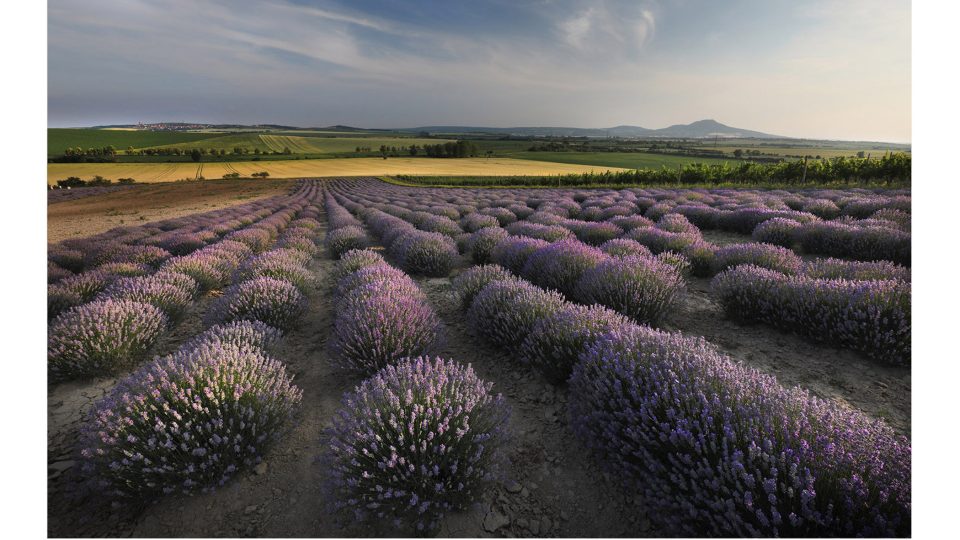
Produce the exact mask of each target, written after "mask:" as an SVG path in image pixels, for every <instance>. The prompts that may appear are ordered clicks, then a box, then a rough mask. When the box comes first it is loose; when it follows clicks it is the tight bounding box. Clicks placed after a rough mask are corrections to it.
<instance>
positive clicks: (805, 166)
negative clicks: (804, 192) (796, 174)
mask: <svg viewBox="0 0 960 540" xmlns="http://www.w3.org/2000/svg"><path fill="white" fill-rule="evenodd" d="M806 183H807V156H803V179H802V180H800V184H801V185H803V184H806Z"/></svg>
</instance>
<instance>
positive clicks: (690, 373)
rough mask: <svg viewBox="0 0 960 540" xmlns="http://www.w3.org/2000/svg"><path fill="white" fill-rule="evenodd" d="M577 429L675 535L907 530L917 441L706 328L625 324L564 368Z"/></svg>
mask: <svg viewBox="0 0 960 540" xmlns="http://www.w3.org/2000/svg"><path fill="white" fill-rule="evenodd" d="M569 413H570V418H571V423H572V426H573V429H574V431H575V432H576V433H577V434H578V435H579V436H580V438H581V439H582V440H583V441H584V442H585V443H586V444H587V445H588V446H590V447H591V448H593V449H594V450H595V451H596V452H597V453H598V454H599V455H600V456H601V457H602V463H603V464H604V465H605V466H606V467H607V468H608V469H609V470H611V471H612V472H613V473H614V474H616V475H617V476H618V477H619V478H622V479H623V481H624V483H625V484H627V485H628V486H629V488H630V489H635V490H638V491H640V492H641V493H643V495H644V501H645V502H647V503H648V504H650V505H651V507H650V508H649V510H648V512H649V515H650V516H651V517H652V518H653V519H655V520H656V521H658V522H659V524H660V525H661V526H662V527H663V528H665V529H666V531H665V532H668V533H669V534H676V535H680V536H706V535H709V536H730V537H746V536H767V537H773V536H784V537H788V536H789V537H792V536H796V537H816V536H821V537H822V536H848V537H853V536H909V535H910V512H911V506H910V498H911V494H910V454H911V451H910V446H909V443H908V442H907V441H906V439H904V438H902V437H898V436H896V435H895V434H894V433H893V431H892V430H891V429H890V428H889V427H887V426H886V425H885V424H883V423H882V422H880V421H878V420H874V419H872V418H869V417H868V416H866V415H865V414H862V413H859V412H856V411H854V410H851V409H849V408H846V407H843V406H841V405H839V404H837V403H835V402H833V401H824V400H821V399H819V398H816V397H813V396H811V395H810V394H808V393H807V392H805V391H803V390H801V389H799V388H793V389H786V388H784V387H783V386H780V385H779V384H778V383H777V381H776V379H774V378H773V377H772V376H769V375H765V374H763V373H760V372H759V371H756V370H753V369H749V368H747V367H745V366H743V365H742V364H738V363H735V362H733V361H731V360H730V359H729V358H727V357H725V356H723V355H721V354H720V353H718V352H717V351H716V350H715V349H714V348H712V347H711V346H709V345H708V344H707V343H706V342H705V341H703V340H697V339H691V338H685V337H682V336H680V335H677V334H667V333H661V332H657V331H655V330H650V329H648V328H642V327H637V326H628V327H624V328H621V329H619V330H616V331H613V332H611V333H610V334H608V335H606V336H604V337H601V338H600V339H598V340H596V341H595V342H594V343H593V345H592V346H590V347H589V348H588V349H587V350H586V351H585V352H584V353H583V354H582V355H581V361H580V362H579V363H577V364H576V365H575V367H574V369H573V375H572V376H571V378H570V394H569Z"/></svg>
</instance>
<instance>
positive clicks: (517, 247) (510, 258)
mask: <svg viewBox="0 0 960 540" xmlns="http://www.w3.org/2000/svg"><path fill="white" fill-rule="evenodd" d="M549 245H550V243H549V242H547V241H546V240H539V239H537V238H528V237H526V236H511V237H508V238H505V239H503V240H501V241H500V242H498V243H497V245H496V246H495V247H494V248H493V250H492V251H491V252H490V260H491V261H492V262H494V263H496V264H498V265H500V266H502V267H504V268H506V269H507V270H509V271H511V272H513V273H514V274H519V273H520V272H521V271H523V267H524V265H526V264H527V259H528V258H530V255H532V254H533V252H535V251H537V250H538V249H540V248H543V247H546V246H549Z"/></svg>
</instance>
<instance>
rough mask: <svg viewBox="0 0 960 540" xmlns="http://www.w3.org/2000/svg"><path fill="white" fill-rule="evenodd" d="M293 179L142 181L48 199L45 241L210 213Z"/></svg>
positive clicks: (278, 189) (274, 191) (277, 190)
mask: <svg viewBox="0 0 960 540" xmlns="http://www.w3.org/2000/svg"><path fill="white" fill-rule="evenodd" d="M294 182H295V181H294V180H259V179H258V180H251V179H241V180H207V181H203V182H168V183H163V184H151V185H146V184H144V185H139V186H129V187H126V186H124V189H120V190H115V191H107V192H106V193H101V194H99V195H93V196H90V197H82V198H75V199H71V200H67V201H63V202H55V203H50V204H49V205H48V206H47V242H51V243H52V242H60V241H62V240H66V239H68V238H75V237H82V236H90V235H92V234H97V233H100V232H103V231H106V230H109V229H112V228H113V227H118V226H120V225H138V224H142V223H144V222H149V221H156V220H159V219H170V218H175V217H180V216H185V215H188V214H194V213H197V212H208V211H210V210H216V209H218V208H223V207H226V206H232V205H235V204H240V203H244V202H249V201H251V200H255V199H260V198H263V197H272V196H274V195H281V194H283V193H286V192H287V191H288V190H289V189H290V188H291V186H293V183H294ZM79 189H83V188H79ZM91 189H95V188H91ZM71 191H72V190H71Z"/></svg>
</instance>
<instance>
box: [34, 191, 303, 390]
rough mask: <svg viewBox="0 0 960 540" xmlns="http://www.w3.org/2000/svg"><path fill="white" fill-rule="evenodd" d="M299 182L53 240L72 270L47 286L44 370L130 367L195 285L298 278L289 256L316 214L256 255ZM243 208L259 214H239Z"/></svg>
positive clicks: (56, 254) (280, 223)
mask: <svg viewBox="0 0 960 540" xmlns="http://www.w3.org/2000/svg"><path fill="white" fill-rule="evenodd" d="M304 189H305V190H306V191H311V190H312V188H309V187H306V188H304ZM306 191H302V192H301V193H299V194H295V195H293V196H291V197H281V198H276V199H271V200H269V201H264V202H260V203H254V204H251V205H245V206H244V207H240V208H235V209H233V213H232V214H225V213H224V212H222V211H218V212H213V213H210V214H207V215H198V216H193V217H191V218H189V219H180V220H169V221H167V222H161V223H159V224H153V225H151V226H149V227H140V228H132V227H131V228H119V229H114V230H112V231H108V232H107V233H105V234H103V235H98V236H97V237H92V238H87V239H80V240H74V241H67V242H65V243H64V244H62V245H60V246H55V247H54V248H53V249H51V250H50V256H51V259H55V260H57V261H60V262H65V261H70V262H72V264H71V266H72V267H73V268H74V269H76V270H80V273H78V274H72V275H69V276H66V277H62V278H60V279H59V280H56V282H55V283H54V284H52V285H50V286H49V291H48V306H49V311H50V315H51V317H53V318H54V319H53V321H52V322H51V324H50V329H49V335H50V339H49V351H48V364H49V367H50V372H51V375H52V376H53V377H54V378H57V379H61V378H71V377H82V376H92V375H102V374H109V373H111V372H114V371H117V370H119V369H122V368H126V367H131V366H132V365H134V364H135V363H136V362H137V361H138V360H139V359H140V358H141V357H142V355H143V354H144V353H145V352H146V351H147V350H148V349H149V348H150V347H151V346H152V345H153V344H154V343H155V342H156V340H157V339H158V338H159V337H160V335H161V334H162V333H163V331H164V330H165V329H166V328H168V327H169V326H171V325H173V324H175V323H176V322H177V321H178V320H179V318H180V316H181V315H182V314H183V312H184V310H185V309H186V308H187V307H188V306H189V305H190V304H191V303H192V302H193V301H194V299H195V298H196V297H197V295H198V294H200V293H201V292H206V291H209V290H213V289H220V288H222V287H224V286H226V285H227V284H228V283H230V282H231V281H232V280H234V279H235V278H248V277H285V278H287V279H296V278H295V274H296V273H297V269H296V268H294V267H293V266H295V265H292V264H291V262H290V261H287V259H290V258H295V257H296V256H295V255H293V254H294V253H304V252H302V251H298V250H295V249H294V247H293V246H300V247H301V249H307V250H309V249H310V247H309V246H312V245H313V244H312V240H310V238H309V236H310V235H311V234H312V229H313V228H315V227H316V226H318V225H319V223H317V222H316V220H312V219H309V218H307V219H305V220H302V221H300V222H299V223H297V224H296V226H294V227H292V228H291V229H290V230H289V231H287V232H286V233H284V235H283V236H282V237H280V238H279V244H280V245H281V246H285V247H283V248H281V249H280V250H277V251H275V252H270V253H262V254H260V255H256V256H254V254H255V253H261V252H263V251H264V250H265V249H267V247H268V246H269V245H270V244H271V243H272V242H273V240H274V239H275V238H276V237H277V236H278V234H279V232H280V231H281V230H282V229H283V228H285V227H286V225H287V224H288V223H289V222H290V220H291V218H292V216H293V214H294V213H295V210H293V209H291V208H285V207H286V206H288V205H290V204H296V202H297V200H298V199H303V198H304V197H306V196H308V194H307V193H306ZM270 205H273V206H272V208H271V206H270ZM248 212H250V213H253V215H254V216H256V218H258V219H259V221H256V222H254V221H253V219H251V218H250V217H246V216H245V214H246V213H248ZM232 216H236V217H237V218H241V217H242V220H241V219H231V217H232ZM155 231H159V232H155ZM219 235H222V239H221V237H220V236H219ZM156 244H163V245H164V246H165V247H167V248H169V251H168V250H167V249H164V247H160V246H158V245H156ZM171 251H172V253H171ZM174 253H175V254H177V255H174ZM305 255H306V257H307V258H309V257H310V256H311V253H310V252H309V251H308V252H306V254H305ZM53 264H55V263H53ZM304 274H305V270H301V271H300V275H301V276H303V275H304ZM242 292H243V291H242V290H239V289H238V290H236V291H232V293H231V294H230V295H228V297H230V298H233V297H235V296H236V295H237V294H240V293H242Z"/></svg>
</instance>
